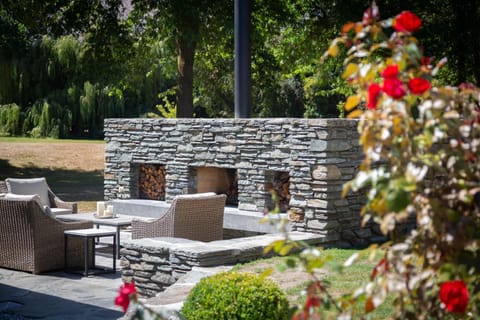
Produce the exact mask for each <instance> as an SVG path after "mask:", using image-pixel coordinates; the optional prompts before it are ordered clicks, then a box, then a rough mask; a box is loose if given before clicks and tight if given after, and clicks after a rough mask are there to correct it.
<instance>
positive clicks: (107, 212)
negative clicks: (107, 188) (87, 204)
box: [105, 205, 113, 216]
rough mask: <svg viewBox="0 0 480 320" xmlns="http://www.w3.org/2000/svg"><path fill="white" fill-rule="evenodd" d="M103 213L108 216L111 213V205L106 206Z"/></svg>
mask: <svg viewBox="0 0 480 320" xmlns="http://www.w3.org/2000/svg"><path fill="white" fill-rule="evenodd" d="M105 214H106V215H108V216H110V215H112V214H113V206H112V205H108V206H107V210H106V212H105Z"/></svg>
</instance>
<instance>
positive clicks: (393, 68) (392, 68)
mask: <svg viewBox="0 0 480 320" xmlns="http://www.w3.org/2000/svg"><path fill="white" fill-rule="evenodd" d="M397 76H398V66H397V65H396V64H391V65H389V66H387V67H386V68H385V69H384V70H383V72H382V77H383V78H385V79H387V78H396V77H397Z"/></svg>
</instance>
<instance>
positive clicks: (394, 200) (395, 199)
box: [386, 188, 410, 212]
mask: <svg viewBox="0 0 480 320" xmlns="http://www.w3.org/2000/svg"><path fill="white" fill-rule="evenodd" d="M386 201H387V207H388V208H389V209H390V210H391V211H393V212H400V211H403V210H405V208H406V207H407V206H408V204H409V202H410V195H409V193H408V192H406V191H405V190H404V189H401V188H399V189H391V190H390V191H389V192H388V194H387V197H386Z"/></svg>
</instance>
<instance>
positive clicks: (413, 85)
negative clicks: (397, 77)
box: [408, 78, 430, 94]
mask: <svg viewBox="0 0 480 320" xmlns="http://www.w3.org/2000/svg"><path fill="white" fill-rule="evenodd" d="M408 89H410V91H411V92H412V93H413V94H422V93H424V92H425V91H427V90H428V89H430V82H428V80H426V79H423V78H413V79H411V80H410V81H409V82H408Z"/></svg>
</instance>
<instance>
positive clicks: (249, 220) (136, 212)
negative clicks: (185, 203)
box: [108, 199, 291, 233]
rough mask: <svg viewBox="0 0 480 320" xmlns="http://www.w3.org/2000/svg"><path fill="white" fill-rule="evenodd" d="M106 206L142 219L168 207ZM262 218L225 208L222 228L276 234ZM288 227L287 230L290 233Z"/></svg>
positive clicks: (140, 202) (133, 202) (148, 203)
mask: <svg viewBox="0 0 480 320" xmlns="http://www.w3.org/2000/svg"><path fill="white" fill-rule="evenodd" d="M108 204H112V205H113V212H114V213H115V214H125V215H131V216H138V217H144V218H159V217H161V216H162V215H163V214H164V213H165V212H166V211H167V210H168V208H169V207H170V203H168V202H166V201H157V200H144V199H115V200H110V201H109V202H108ZM263 217H264V214H263V213H262V212H254V211H246V210H240V209H238V208H234V207H225V212H224V215H223V228H224V229H233V230H242V231H251V232H259V233H278V230H277V229H276V228H275V226H272V225H270V224H269V223H259V221H260V219H262V218H263ZM284 217H286V214H280V215H271V219H278V218H284ZM290 229H291V226H290V225H289V226H288V228H287V230H288V231H290Z"/></svg>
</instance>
